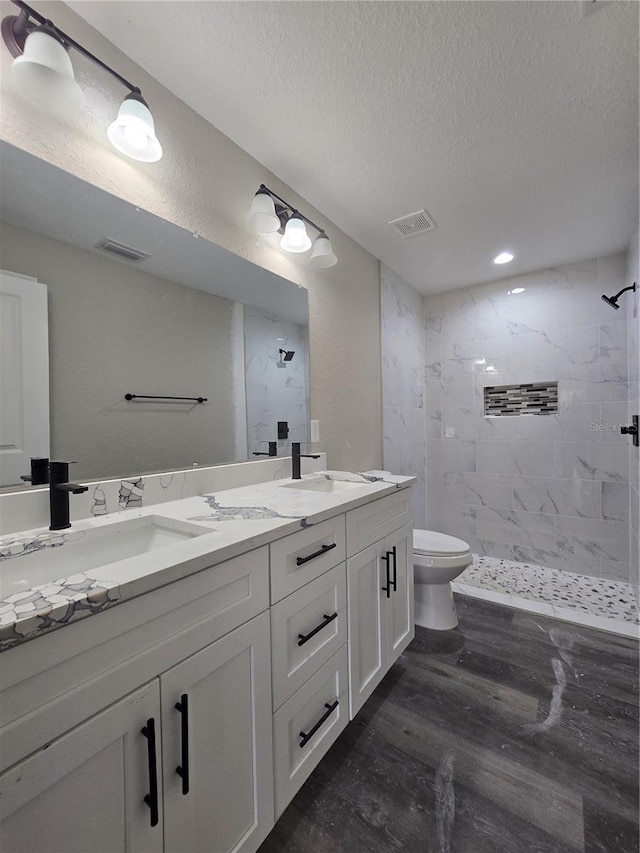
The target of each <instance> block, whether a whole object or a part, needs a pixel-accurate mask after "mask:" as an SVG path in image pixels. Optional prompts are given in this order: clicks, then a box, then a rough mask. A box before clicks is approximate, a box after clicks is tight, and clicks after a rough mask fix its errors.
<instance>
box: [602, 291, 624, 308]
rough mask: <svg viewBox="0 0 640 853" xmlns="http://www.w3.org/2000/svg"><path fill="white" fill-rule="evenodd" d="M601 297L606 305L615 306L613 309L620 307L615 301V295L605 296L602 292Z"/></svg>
mask: <svg viewBox="0 0 640 853" xmlns="http://www.w3.org/2000/svg"><path fill="white" fill-rule="evenodd" d="M602 298H603V299H604V301H605V302H606V303H607V305H611V307H612V308H615V309H616V311H617V310H618V309H619V308H620V306H619V305H618V303H617V302H616V297H615V296H605V295H604V293H603V294H602Z"/></svg>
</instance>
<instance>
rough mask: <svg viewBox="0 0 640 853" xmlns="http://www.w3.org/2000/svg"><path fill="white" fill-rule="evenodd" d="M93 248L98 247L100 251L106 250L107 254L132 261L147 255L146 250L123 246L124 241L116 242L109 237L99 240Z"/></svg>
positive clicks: (135, 261)
mask: <svg viewBox="0 0 640 853" xmlns="http://www.w3.org/2000/svg"><path fill="white" fill-rule="evenodd" d="M95 248H96V249H100V251H101V252H107V254H109V255H115V256H116V257H117V258H122V260H124V261H133V263H137V262H138V261H143V260H144V259H145V258H148V257H149V254H148V252H143V251H141V250H140V249H134V248H133V247H132V246H125V244H124V243H118V241H117V240H112V239H111V238H110V237H104V238H103V239H102V240H99V241H98V242H97V243H96V245H95Z"/></svg>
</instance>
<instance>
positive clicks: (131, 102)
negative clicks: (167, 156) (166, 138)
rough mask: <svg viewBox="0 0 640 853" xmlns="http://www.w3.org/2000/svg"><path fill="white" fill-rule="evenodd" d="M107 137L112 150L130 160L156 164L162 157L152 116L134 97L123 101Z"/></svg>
mask: <svg viewBox="0 0 640 853" xmlns="http://www.w3.org/2000/svg"><path fill="white" fill-rule="evenodd" d="M107 136H108V137H109V142H110V143H111V144H112V145H113V147H114V148H117V149H118V151H121V152H122V153H123V154H126V156H127V157H131V159H132V160H140V161H141V162H142V163H156V162H157V161H158V160H159V159H160V158H161V157H162V146H161V145H160V143H159V142H158V140H157V138H156V131H155V125H154V123H153V116H152V115H151V112H150V111H149V107H148V106H147V105H146V104H145V103H144V102H143V101H142V100H140V99H139V98H137V97H136V96H135V95H133V96H129V97H126V98H125V99H124V101H123V102H122V104H121V105H120V109H119V110H118V117H117V118H116V120H115V121H114V122H112V123H111V124H110V125H109V127H108V129H107Z"/></svg>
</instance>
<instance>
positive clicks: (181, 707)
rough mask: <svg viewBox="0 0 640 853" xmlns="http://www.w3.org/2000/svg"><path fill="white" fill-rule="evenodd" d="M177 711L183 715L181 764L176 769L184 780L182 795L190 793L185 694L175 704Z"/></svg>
mask: <svg viewBox="0 0 640 853" xmlns="http://www.w3.org/2000/svg"><path fill="white" fill-rule="evenodd" d="M174 707H175V709H176V711H180V714H181V715H182V717H181V720H180V744H181V746H180V749H181V752H182V758H181V762H182V763H181V764H179V765H178V766H177V767H176V773H177V774H178V776H179V777H180V778H181V779H182V793H183V795H184V794H188V793H189V697H188V695H187V694H186V693H183V694H182V696H181V697H180V701H179V702H176V704H175V706H174Z"/></svg>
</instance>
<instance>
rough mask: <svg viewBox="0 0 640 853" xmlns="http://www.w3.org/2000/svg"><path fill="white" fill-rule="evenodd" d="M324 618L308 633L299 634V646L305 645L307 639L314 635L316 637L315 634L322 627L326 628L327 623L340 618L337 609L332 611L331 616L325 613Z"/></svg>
mask: <svg viewBox="0 0 640 853" xmlns="http://www.w3.org/2000/svg"><path fill="white" fill-rule="evenodd" d="M322 618H323V620H324V621H323V622H321V623H320V624H319V625H317V626H316V627H315V628H314V629H313V631H309V633H308V634H298V645H299V646H304V644H305V643H306V642H307V640H310V639H311V638H312V637H315V635H316V634H317V633H318V631H322V629H323V628H326V627H327V625H330V624H331V622H333V620H334V619H337V618H338V611H336V612H335V613H332V614H331V616H327V615H326V613H325V614H323V616H322Z"/></svg>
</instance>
